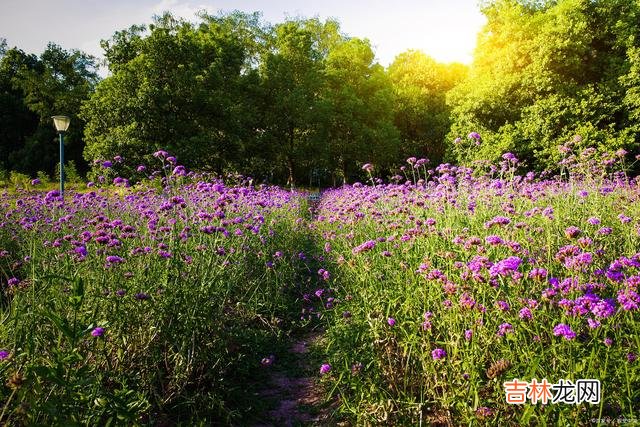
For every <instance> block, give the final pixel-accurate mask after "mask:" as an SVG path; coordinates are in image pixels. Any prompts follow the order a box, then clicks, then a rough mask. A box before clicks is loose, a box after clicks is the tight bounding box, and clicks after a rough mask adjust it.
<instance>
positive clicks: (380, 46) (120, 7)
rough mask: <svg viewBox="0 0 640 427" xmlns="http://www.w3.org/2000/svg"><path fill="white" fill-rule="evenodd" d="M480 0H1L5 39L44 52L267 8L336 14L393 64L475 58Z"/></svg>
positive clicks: (96, 47) (0, 29) (267, 13)
mask: <svg viewBox="0 0 640 427" xmlns="http://www.w3.org/2000/svg"><path fill="white" fill-rule="evenodd" d="M477 3H478V0H422V1H420V0H393V1H383V0H364V1H349V0H319V1H308V0H307V1H304V0H262V1H260V0H235V1H234V0H0V11H1V12H0V38H6V39H7V43H8V45H9V47H13V46H17V47H19V48H21V49H23V50H24V51H26V52H28V53H35V54H40V53H41V52H42V51H43V50H44V49H45V47H46V44H47V42H48V41H53V42H55V43H57V44H59V45H61V46H62V47H63V48H65V49H81V50H83V51H85V52H87V53H90V54H92V55H95V56H97V57H102V49H101V48H100V40H101V39H108V38H110V37H111V35H112V34H113V33H114V32H115V31H117V30H121V29H124V28H128V27H129V26H131V25H133V24H141V23H145V24H146V23H149V22H150V21H151V17H152V16H153V15H154V14H161V13H162V12H164V11H171V12H172V13H173V14H174V15H177V16H180V17H183V18H186V19H190V20H193V19H195V13H196V12H197V11H199V10H203V9H204V10H206V11H208V12H210V13H217V12H218V11H231V10H242V11H245V12H255V11H261V12H262V13H263V18H264V20H266V21H268V22H271V23H278V22H281V21H283V20H284V19H285V18H286V17H287V16H289V17H297V16H302V17H315V16H318V17H320V18H321V19H325V18H337V19H338V21H339V22H340V23H341V28H342V31H343V32H344V33H346V34H348V35H350V36H354V37H362V38H368V39H369V40H370V41H371V43H372V45H373V46H374V48H375V52H376V55H377V59H378V61H379V62H380V63H381V64H382V65H384V66H387V65H389V64H390V63H391V62H392V61H393V59H394V58H395V56H396V55H397V54H399V53H401V52H403V51H405V50H407V49H420V50H422V51H424V52H425V53H427V54H428V55H431V56H432V57H434V58H435V59H436V60H438V61H442V62H452V61H458V62H463V63H470V62H471V59H472V54H473V48H474V46H475V42H476V34H477V32H478V31H479V30H480V28H481V27H482V25H484V23H485V21H486V20H485V18H484V16H483V15H482V14H481V13H480V11H479V7H478V4H477Z"/></svg>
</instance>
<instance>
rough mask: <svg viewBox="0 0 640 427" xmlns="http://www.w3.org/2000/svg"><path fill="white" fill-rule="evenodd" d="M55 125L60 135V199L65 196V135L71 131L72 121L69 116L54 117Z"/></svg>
mask: <svg viewBox="0 0 640 427" xmlns="http://www.w3.org/2000/svg"><path fill="white" fill-rule="evenodd" d="M51 118H52V119H53V124H54V125H55V127H56V130H57V131H58V134H60V197H63V196H64V133H65V132H66V131H67V129H69V123H71V119H70V118H69V117H67V116H52V117H51Z"/></svg>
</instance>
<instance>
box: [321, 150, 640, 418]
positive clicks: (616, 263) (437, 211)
mask: <svg viewBox="0 0 640 427" xmlns="http://www.w3.org/2000/svg"><path fill="white" fill-rule="evenodd" d="M507 161H510V160H507ZM410 163H411V164H413V165H414V166H413V168H412V169H411V171H412V172H413V173H415V170H416V167H415V165H416V162H415V159H413V160H412V159H410ZM420 169H422V168H419V169H418V170H420ZM425 172H426V170H425ZM422 177H424V175H422ZM504 177H505V178H501V177H490V176H488V175H484V176H478V175H474V174H472V171H471V170H470V169H466V168H462V167H460V168H457V167H453V166H449V165H441V166H439V167H438V168H437V169H436V170H435V171H434V175H433V177H432V179H430V180H428V182H427V183H426V184H422V185H413V184H411V183H409V182H408V183H406V184H398V185H395V184H389V185H378V186H375V187H373V186H364V185H354V186H347V187H343V188H341V189H336V190H332V191H330V192H328V193H326V194H325V195H324V197H323V201H322V203H321V205H320V207H319V212H318V217H317V221H316V223H314V224H313V226H312V228H313V230H314V232H315V233H316V235H317V238H318V242H319V244H320V245H323V246H324V251H325V257H326V263H327V266H326V268H327V269H328V270H330V271H331V272H332V274H333V278H332V280H333V281H334V282H333V286H334V288H335V292H334V294H333V295H332V296H333V297H335V300H334V302H333V305H334V306H335V308H333V309H332V310H329V311H326V312H325V322H326V353H327V363H328V364H329V365H331V367H332V370H331V372H330V374H329V375H330V377H329V376H325V380H326V383H327V385H328V387H329V390H330V391H331V393H332V394H333V395H334V396H339V399H340V402H341V407H340V408H341V411H343V412H344V413H345V414H347V415H348V416H349V417H351V418H353V419H355V420H357V422H358V424H360V423H365V422H371V423H387V424H400V425H418V424H419V423H422V425H433V424H436V425H437V424H441V425H463V424H478V423H479V424H482V423H485V422H486V423H489V424H493V425H505V424H508V425H530V424H545V423H549V424H552V425H555V424H558V425H566V424H571V425H573V424H577V425H583V424H597V420H598V419H607V418H606V417H609V418H608V419H620V418H624V419H630V420H633V419H635V420H636V421H637V419H638V418H639V417H640V415H639V410H640V369H639V367H638V366H639V364H638V361H637V360H636V358H637V354H638V351H639V350H640V335H639V332H640V329H639V326H640V323H639V319H638V306H639V305H640V297H639V295H638V284H640V253H639V252H640V237H639V226H640V223H639V220H638V219H639V218H640V204H639V203H638V200H639V198H640V187H639V186H638V184H637V182H635V181H633V180H632V181H631V182H629V180H627V179H625V177H624V175H620V174H618V175H613V176H611V177H610V178H609V179H603V180H600V181H599V182H595V181H590V180H587V179H585V178H584V177H583V178H582V179H578V178H577V177H574V178H572V179H569V180H559V179H540V178H539V177H535V176H534V174H532V173H531V174H528V175H526V176H517V175H510V174H509V173H506V174H504ZM414 178H416V179H417V178H420V176H417V177H414ZM328 286H331V285H328ZM336 301H337V302H336ZM515 379H518V380H519V381H520V382H522V383H525V384H528V386H524V387H522V386H521V387H520V388H519V389H515V390H513V391H514V393H512V394H511V396H507V393H506V392H507V389H508V388H509V387H511V389H513V388H514V386H513V380H515ZM587 379H592V380H599V381H600V387H601V390H600V393H599V395H598V396H597V397H599V399H595V397H596V395H595V394H594V395H593V396H591V397H594V399H593V400H592V401H591V402H588V401H586V400H585V399H586V398H587V396H586V395H585V394H584V393H580V394H579V395H578V394H576V393H577V391H576V390H573V391H572V393H573V394H570V395H566V396H562V395H561V393H560V391H559V390H556V389H555V388H554V389H552V388H551V387H548V388H547V387H544V388H542V387H538V386H531V383H532V382H533V381H534V380H536V383H538V384H539V383H541V382H542V381H543V380H545V382H546V383H548V384H549V385H551V384H553V385H555V384H559V383H560V384H562V383H563V382H564V384H565V385H566V384H574V385H575V384H576V382H577V381H578V380H587ZM561 380H562V381H561ZM505 383H511V384H505ZM532 388H534V389H535V390H534V391H533V392H532V391H531V389H532ZM518 396H519V398H520V399H521V402H520V403H522V404H509V403H507V397H509V399H510V400H511V401H512V402H514V403H516V400H517V399H518ZM572 396H573V397H572ZM572 399H573V400H572ZM578 399H580V400H578ZM554 400H555V402H554ZM545 403H546V404H545Z"/></svg>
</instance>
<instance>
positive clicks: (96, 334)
mask: <svg viewBox="0 0 640 427" xmlns="http://www.w3.org/2000/svg"><path fill="white" fill-rule="evenodd" d="M91 335H92V336H94V337H101V336H103V335H104V328H94V329H93V331H91Z"/></svg>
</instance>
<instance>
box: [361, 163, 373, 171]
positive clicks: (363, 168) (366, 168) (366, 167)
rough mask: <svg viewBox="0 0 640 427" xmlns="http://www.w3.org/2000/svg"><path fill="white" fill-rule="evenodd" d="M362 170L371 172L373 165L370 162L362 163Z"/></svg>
mask: <svg viewBox="0 0 640 427" xmlns="http://www.w3.org/2000/svg"><path fill="white" fill-rule="evenodd" d="M362 170H363V171H366V172H371V171H372V170H373V165H372V164H371V163H365V164H364V165H362Z"/></svg>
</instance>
